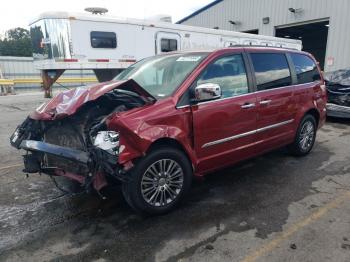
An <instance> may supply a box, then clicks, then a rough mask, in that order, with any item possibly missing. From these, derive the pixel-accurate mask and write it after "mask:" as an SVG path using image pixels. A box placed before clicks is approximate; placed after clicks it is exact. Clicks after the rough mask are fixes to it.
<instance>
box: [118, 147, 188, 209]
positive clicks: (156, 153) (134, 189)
mask: <svg viewBox="0 0 350 262" xmlns="http://www.w3.org/2000/svg"><path fill="white" fill-rule="evenodd" d="M162 170H163V171H162ZM158 171H159V172H158ZM166 171H168V172H166ZM128 175H129V176H130V178H131V179H130V181H128V182H124V183H123V185H122V191H123V195H124V198H125V200H126V202H127V203H128V204H129V205H130V207H131V208H133V209H134V210H136V211H137V212H138V213H141V214H147V215H160V214H165V213H167V212H169V211H170V210H172V209H173V208H175V206H177V205H178V204H179V203H180V201H181V200H183V198H184V197H185V196H186V194H187V193H188V191H189V189H190V186H191V182H192V167H191V163H190V161H189V160H188V159H187V157H186V156H185V155H184V153H183V152H181V151H180V150H178V149H175V148H168V147H159V148H157V149H154V150H153V151H151V152H150V153H149V154H147V155H146V156H145V157H143V158H141V159H140V160H139V161H138V162H137V163H136V164H135V166H134V167H133V168H132V170H130V171H129V173H128ZM157 192H158V193H157Z"/></svg>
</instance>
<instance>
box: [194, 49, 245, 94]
mask: <svg viewBox="0 0 350 262" xmlns="http://www.w3.org/2000/svg"><path fill="white" fill-rule="evenodd" d="M205 83H213V84H218V85H220V87H221V92H222V98H227V97H233V96H238V95H242V94H246V93H248V80H247V73H246V70H245V66H244V60H243V57H242V55H241V54H236V55H230V56H225V57H221V58H219V59H218V60H216V61H215V62H214V63H212V64H210V65H209V66H208V67H207V68H206V69H205V70H204V72H203V73H202V74H201V76H200V77H199V79H198V80H197V85H200V84H205Z"/></svg>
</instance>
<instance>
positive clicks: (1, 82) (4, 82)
mask: <svg viewBox="0 0 350 262" xmlns="http://www.w3.org/2000/svg"><path fill="white" fill-rule="evenodd" d="M14 84H15V83H14V81H13V80H12V79H0V85H3V86H13V85H14Z"/></svg>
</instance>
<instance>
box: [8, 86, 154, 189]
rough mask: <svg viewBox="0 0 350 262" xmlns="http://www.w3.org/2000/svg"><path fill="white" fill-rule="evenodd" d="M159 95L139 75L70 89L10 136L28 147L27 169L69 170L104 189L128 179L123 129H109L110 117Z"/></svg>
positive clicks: (85, 183) (88, 184)
mask: <svg viewBox="0 0 350 262" xmlns="http://www.w3.org/2000/svg"><path fill="white" fill-rule="evenodd" d="M101 90H102V91H101ZM154 101H155V99H153V98H152V97H151V96H150V95H149V94H147V93H145V91H143V90H142V89H141V87H139V86H138V85H137V83H136V82H135V81H133V80H128V81H123V82H115V83H108V84H105V85H99V86H93V87H91V88H84V89H80V90H79V89H78V90H69V91H67V92H63V93H62V94H60V95H58V96H56V97H55V98H53V99H52V100H50V101H49V102H48V103H46V104H45V105H42V106H40V107H39V108H38V109H37V110H36V111H35V112H34V113H33V114H32V115H30V116H29V117H28V118H27V119H26V120H25V121H24V122H23V123H22V124H21V125H20V126H18V127H17V129H16V130H15V132H14V133H13V135H12V136H11V138H10V142H11V145H12V146H13V147H15V148H17V149H22V150H25V151H26V154H25V155H24V156H23V160H24V170H23V171H24V172H25V173H44V174H48V175H49V176H51V177H54V176H64V177H67V178H70V179H72V180H74V181H76V182H78V183H80V184H81V185H82V186H83V187H84V188H85V189H90V188H91V187H93V188H95V189H96V190H97V191H100V190H101V189H102V188H103V187H104V186H106V185H107V181H109V178H111V179H112V180H117V181H124V180H126V176H125V172H126V168H125V167H124V166H121V165H120V164H119V163H118V157H119V153H120V152H119V150H120V145H119V131H118V130H108V127H107V123H106V122H107V121H108V119H109V118H110V117H111V116H112V115H113V116H116V115H118V114H119V113H121V112H123V111H128V110H132V109H134V108H137V107H142V106H145V105H147V104H151V103H153V102H154Z"/></svg>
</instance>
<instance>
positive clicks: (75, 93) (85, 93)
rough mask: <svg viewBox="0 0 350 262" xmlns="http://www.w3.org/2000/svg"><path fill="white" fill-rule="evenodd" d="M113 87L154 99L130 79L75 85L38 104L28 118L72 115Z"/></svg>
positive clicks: (37, 118) (52, 117) (48, 118)
mask: <svg viewBox="0 0 350 262" xmlns="http://www.w3.org/2000/svg"><path fill="white" fill-rule="evenodd" d="M115 88H118V89H123V90H127V91H131V92H134V93H137V94H138V95H140V96H141V97H142V98H143V99H144V100H145V101H148V102H152V101H155V100H156V99H155V98H154V97H153V96H152V95H151V94H149V93H148V92H147V91H146V90H145V89H143V88H142V87H141V86H140V85H139V84H137V83H136V82H135V81H134V80H132V79H129V80H124V81H111V82H105V83H102V84H97V85H92V86H89V87H77V88H74V89H71V90H67V91H64V92H62V93H59V94H58V95H56V96H55V97H54V98H52V99H51V100H50V101H48V102H46V103H44V104H42V105H41V106H39V107H38V108H37V109H36V110H35V111H34V112H33V113H32V114H31V115H30V118H32V119H36V120H54V119H60V118H63V117H66V116H69V115H73V114H74V113H75V112H76V111H77V110H78V109H79V108H80V107H81V106H82V105H84V104H85V103H87V102H89V101H94V100H96V99H97V98H99V97H101V96H102V95H104V94H106V93H107V92H109V91H111V90H113V89H115Z"/></svg>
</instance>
